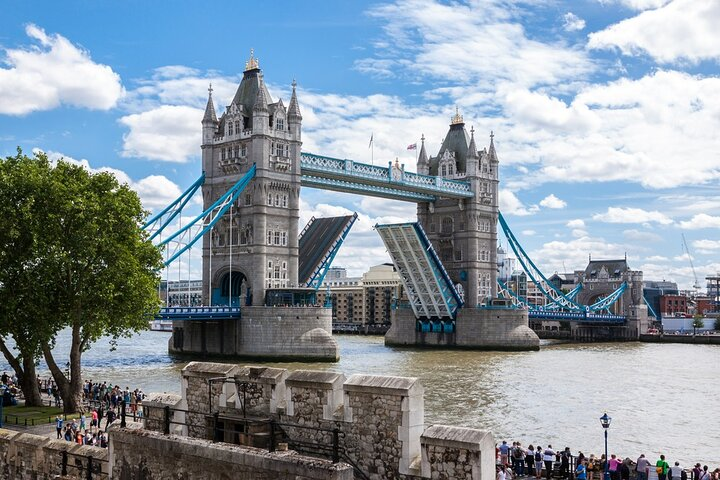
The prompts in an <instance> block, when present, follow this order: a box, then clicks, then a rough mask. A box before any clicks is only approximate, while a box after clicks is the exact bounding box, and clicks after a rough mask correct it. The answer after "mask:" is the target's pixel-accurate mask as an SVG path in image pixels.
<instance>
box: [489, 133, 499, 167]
mask: <svg viewBox="0 0 720 480" xmlns="http://www.w3.org/2000/svg"><path fill="white" fill-rule="evenodd" d="M494 138H495V134H494V133H493V132H492V131H490V148H489V149H488V157H489V158H490V161H491V162H494V163H498V162H499V160H498V158H497V153H496V152H495V142H494V140H493V139H494Z"/></svg>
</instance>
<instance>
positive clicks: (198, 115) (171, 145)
mask: <svg viewBox="0 0 720 480" xmlns="http://www.w3.org/2000/svg"><path fill="white" fill-rule="evenodd" d="M202 115H203V110H202V109H198V108H193V107H187V106H174V105H163V106H160V107H157V108H154V109H152V110H148V111H146V112H142V113H133V114H130V115H126V116H124V117H122V118H120V120H119V122H120V123H121V124H123V125H125V126H126V127H128V128H129V129H130V131H129V132H128V133H127V134H125V135H123V151H122V156H123V157H141V158H147V159H151V160H160V161H163V162H178V163H183V162H187V160H188V159H189V158H190V157H193V156H197V155H199V154H200V148H199V144H200V140H201V136H200V134H201V129H200V121H201V120H202Z"/></svg>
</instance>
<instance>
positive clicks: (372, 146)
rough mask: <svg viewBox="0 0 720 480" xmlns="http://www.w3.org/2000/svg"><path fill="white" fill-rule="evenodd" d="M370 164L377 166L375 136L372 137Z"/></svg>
mask: <svg viewBox="0 0 720 480" xmlns="http://www.w3.org/2000/svg"><path fill="white" fill-rule="evenodd" d="M370 163H372V164H373V165H375V134H374V133H373V134H372V136H371V137H370Z"/></svg>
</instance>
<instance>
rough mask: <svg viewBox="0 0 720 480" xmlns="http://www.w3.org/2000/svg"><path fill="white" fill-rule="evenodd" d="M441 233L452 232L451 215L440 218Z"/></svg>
mask: <svg viewBox="0 0 720 480" xmlns="http://www.w3.org/2000/svg"><path fill="white" fill-rule="evenodd" d="M441 231H442V233H453V219H452V217H444V218H443V219H442V230H441Z"/></svg>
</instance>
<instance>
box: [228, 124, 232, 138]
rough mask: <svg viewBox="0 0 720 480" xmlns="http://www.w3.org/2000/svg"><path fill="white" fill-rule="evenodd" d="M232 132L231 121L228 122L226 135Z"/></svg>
mask: <svg viewBox="0 0 720 480" xmlns="http://www.w3.org/2000/svg"><path fill="white" fill-rule="evenodd" d="M232 134H233V122H228V135H232Z"/></svg>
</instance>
